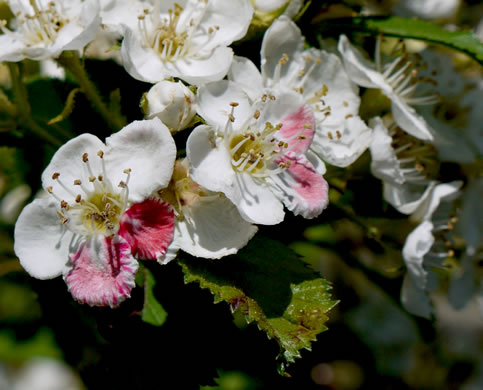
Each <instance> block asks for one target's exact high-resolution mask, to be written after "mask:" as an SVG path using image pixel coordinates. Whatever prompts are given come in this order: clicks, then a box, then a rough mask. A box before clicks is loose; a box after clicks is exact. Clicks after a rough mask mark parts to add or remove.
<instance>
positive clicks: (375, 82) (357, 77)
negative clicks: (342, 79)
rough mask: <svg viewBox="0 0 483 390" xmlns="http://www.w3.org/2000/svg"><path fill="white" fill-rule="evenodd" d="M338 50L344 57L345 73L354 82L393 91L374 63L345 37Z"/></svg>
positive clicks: (340, 40) (340, 41)
mask: <svg viewBox="0 0 483 390" xmlns="http://www.w3.org/2000/svg"><path fill="white" fill-rule="evenodd" d="M337 48H338V49H339V52H340V53H341V55H342V59H343V61H344V68H345V71H346V72H347V75H348V76H349V78H350V79H351V80H352V81H353V82H355V83H356V84H358V85H360V86H362V87H366V88H380V89H382V90H383V91H385V92H388V91H391V90H392V88H391V87H390V85H389V84H387V83H386V81H385V80H384V77H383V76H382V74H380V73H379V72H377V71H376V70H375V69H374V65H373V63H372V62H370V61H369V60H367V59H365V58H364V57H363V56H362V54H361V53H360V52H359V51H358V50H357V49H356V48H355V47H354V46H352V45H351V43H350V42H349V40H348V39H347V37H346V36H345V35H341V36H340V38H339V44H338V46H337Z"/></svg>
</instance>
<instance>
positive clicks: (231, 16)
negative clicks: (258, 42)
mask: <svg viewBox="0 0 483 390" xmlns="http://www.w3.org/2000/svg"><path fill="white" fill-rule="evenodd" d="M252 16H253V7H252V6H251V4H250V3H249V2H248V1H245V0H231V1H226V0H211V1H210V2H209V3H208V8H207V10H206V12H205V16H204V17H203V21H202V23H201V24H202V26H205V27H206V29H208V28H209V27H212V26H217V27H218V29H217V30H215V31H214V32H213V33H214V34H215V36H214V37H213V38H212V39H211V41H210V43H209V44H206V45H205V46H204V47H203V49H204V50H212V49H213V47H215V45H217V46H228V45H230V44H231V43H232V42H234V41H236V40H238V39H241V38H243V37H244V36H245V34H246V33H247V30H248V26H249V25H250V21H251V20H252Z"/></svg>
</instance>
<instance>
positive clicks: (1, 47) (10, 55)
mask: <svg viewBox="0 0 483 390" xmlns="http://www.w3.org/2000/svg"><path fill="white" fill-rule="evenodd" d="M24 47H25V45H24V43H23V41H22V39H21V36H20V34H18V33H15V32H13V33H12V34H2V35H0V62H4V61H10V62H17V61H21V60H23V59H24V58H25V55H24V53H23V49H24Z"/></svg>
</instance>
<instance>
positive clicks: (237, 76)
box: [228, 56, 263, 101]
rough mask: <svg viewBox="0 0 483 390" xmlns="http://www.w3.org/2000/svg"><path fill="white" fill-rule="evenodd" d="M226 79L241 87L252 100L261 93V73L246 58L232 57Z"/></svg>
mask: <svg viewBox="0 0 483 390" xmlns="http://www.w3.org/2000/svg"><path fill="white" fill-rule="evenodd" d="M228 79H230V80H232V81H233V82H234V83H236V84H238V85H239V86H240V87H241V88H243V90H244V91H245V93H246V94H247V95H248V96H249V97H250V99H251V100H252V101H254V100H256V99H258V98H259V97H260V96H261V95H262V93H263V81H262V75H261V74H260V71H259V70H258V68H257V67H256V66H255V64H254V63H253V62H252V61H250V60H249V59H248V58H245V57H238V56H234V57H233V62H232V63H231V68H230V71H229V72H228Z"/></svg>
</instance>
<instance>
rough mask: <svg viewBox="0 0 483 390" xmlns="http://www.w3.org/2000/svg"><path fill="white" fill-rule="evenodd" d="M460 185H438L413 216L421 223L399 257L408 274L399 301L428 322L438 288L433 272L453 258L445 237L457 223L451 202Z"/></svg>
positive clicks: (409, 237) (407, 240) (455, 183)
mask: <svg viewBox="0 0 483 390" xmlns="http://www.w3.org/2000/svg"><path fill="white" fill-rule="evenodd" d="M461 185H462V183H461V182H457V181H455V182H451V183H442V184H438V185H436V186H435V187H434V189H433V190H432V191H431V193H430V195H429V196H428V197H427V199H426V200H425V202H423V203H422V204H421V205H420V206H419V208H418V210H417V211H416V212H415V214H414V215H413V218H415V219H417V220H419V221H422V222H421V223H420V224H419V225H418V226H417V227H416V229H414V230H413V231H412V232H411V233H410V234H409V235H408V237H407V239H406V242H405V244H404V247H403V251H402V255H403V259H404V262H405V263H406V266H407V274H406V276H405V278H404V281H403V287H402V290H401V301H402V303H403V305H404V307H405V308H406V309H407V310H408V311H409V312H411V313H413V314H416V315H419V316H422V317H425V318H429V317H430V316H431V313H432V311H433V310H432V305H431V300H430V297H429V292H430V291H432V290H434V289H436V288H437V287H438V285H439V283H438V281H437V280H436V278H435V275H434V273H433V272H432V269H433V268H434V267H436V268H444V264H443V262H444V260H445V259H447V258H449V257H454V256H455V253H454V250H453V249H452V248H451V245H452V243H451V240H449V239H448V237H447V233H448V232H452V231H453V230H454V227H455V224H456V222H457V217H456V216H455V210H454V209H453V203H452V201H453V200H454V199H455V198H456V197H457V196H458V195H459V194H458V190H459V188H460V187H461Z"/></svg>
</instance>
